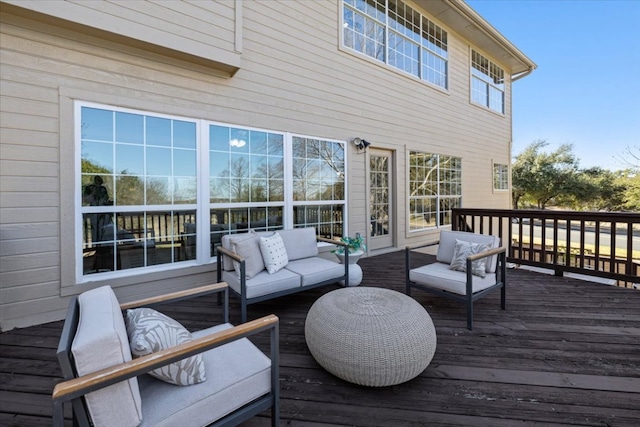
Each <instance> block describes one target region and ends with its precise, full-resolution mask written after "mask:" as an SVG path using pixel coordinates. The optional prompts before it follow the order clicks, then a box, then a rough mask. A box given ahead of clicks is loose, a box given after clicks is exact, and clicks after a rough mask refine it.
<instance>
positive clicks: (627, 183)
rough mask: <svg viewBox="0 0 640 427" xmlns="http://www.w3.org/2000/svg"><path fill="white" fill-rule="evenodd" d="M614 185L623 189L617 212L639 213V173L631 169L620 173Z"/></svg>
mask: <svg viewBox="0 0 640 427" xmlns="http://www.w3.org/2000/svg"><path fill="white" fill-rule="evenodd" d="M616 183H617V185H619V186H620V187H622V188H623V189H624V190H623V196H622V199H623V200H622V203H621V204H620V207H619V209H618V210H621V211H626V212H640V171H634V170H631V169H627V170H624V171H621V172H619V174H618V178H617V180H616Z"/></svg>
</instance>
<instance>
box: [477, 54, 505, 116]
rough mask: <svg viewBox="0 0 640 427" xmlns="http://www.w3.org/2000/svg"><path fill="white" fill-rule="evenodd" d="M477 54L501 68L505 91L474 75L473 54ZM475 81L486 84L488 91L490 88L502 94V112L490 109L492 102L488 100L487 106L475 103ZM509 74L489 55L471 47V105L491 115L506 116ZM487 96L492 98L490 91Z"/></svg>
mask: <svg viewBox="0 0 640 427" xmlns="http://www.w3.org/2000/svg"><path fill="white" fill-rule="evenodd" d="M474 51H475V52H476V53H477V54H479V55H481V56H482V57H483V58H485V59H486V60H487V61H489V63H490V64H493V65H495V66H496V67H498V68H500V69H501V70H502V72H503V74H504V89H500V88H498V87H497V86H495V84H493V83H491V82H490V81H487V80H484V79H481V78H479V77H476V76H474V75H473V68H474V67H473V52H474ZM474 79H477V80H479V81H480V82H482V83H484V84H486V85H487V89H489V88H494V89H496V90H498V91H500V92H502V111H498V110H495V109H493V108H491V107H490V102H489V100H487V103H486V104H481V103H479V102H476V101H474V99H473V81H474ZM506 95H507V73H506V71H505V70H504V68H503V67H501V66H499V65H498V64H497V63H496V62H495V61H493V60H491V59H490V58H489V57H488V56H487V55H485V54H484V53H482V52H481V51H480V50H479V49H475V48H474V47H469V103H470V104H471V105H475V106H476V107H480V108H482V109H484V110H487V111H489V112H491V113H494V114H497V115H499V116H502V117H504V116H506V111H507V97H506ZM487 96H490V92H489V91H488V93H487Z"/></svg>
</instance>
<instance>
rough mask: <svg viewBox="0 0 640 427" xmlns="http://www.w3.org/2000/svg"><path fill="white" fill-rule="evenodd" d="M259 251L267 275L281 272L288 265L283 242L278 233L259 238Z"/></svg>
mask: <svg viewBox="0 0 640 427" xmlns="http://www.w3.org/2000/svg"><path fill="white" fill-rule="evenodd" d="M260 251H261V252H262V258H263V259H264V265H265V267H267V271H268V272H269V274H273V273H275V272H277V271H279V270H282V269H283V268H284V267H285V266H286V265H287V264H288V263H289V256H288V255H287V249H286V248H285V247H284V240H282V237H281V236H280V234H278V233H273V235H271V236H268V237H260Z"/></svg>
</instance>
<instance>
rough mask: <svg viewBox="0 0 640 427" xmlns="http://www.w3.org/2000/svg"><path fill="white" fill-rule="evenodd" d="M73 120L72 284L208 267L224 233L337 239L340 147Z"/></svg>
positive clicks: (80, 110) (119, 113) (100, 116)
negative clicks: (186, 265)
mask: <svg viewBox="0 0 640 427" xmlns="http://www.w3.org/2000/svg"><path fill="white" fill-rule="evenodd" d="M76 113H77V117H78V118H79V121H78V122H77V123H78V129H77V135H78V136H79V141H78V147H79V150H80V157H81V165H80V167H79V169H80V171H81V173H80V177H79V184H80V185H81V190H80V191H81V192H82V202H81V204H80V206H79V207H78V211H77V213H78V216H77V223H78V224H79V226H80V227H81V228H82V232H81V233H79V235H81V236H82V242H81V247H82V252H81V253H80V251H78V254H77V255H78V259H82V267H80V266H78V270H77V271H78V275H79V277H80V280H82V279H81V276H87V275H91V274H96V273H107V272H118V271H122V270H132V269H141V268H146V269H150V268H152V267H153V266H158V265H169V264H174V263H178V262H184V261H195V262H196V263H198V264H203V263H207V262H210V261H211V257H213V256H215V251H216V248H217V247H218V246H219V245H220V243H221V239H222V236H224V235H225V234H231V233H246V232H248V231H249V230H256V231H269V230H277V229H282V228H284V227H285V226H292V225H293V226H294V227H303V226H313V227H316V229H317V232H318V233H320V234H322V235H325V236H329V237H333V236H337V237H341V236H342V228H343V224H344V215H345V212H344V210H345V200H344V197H345V196H344V194H345V189H344V184H345V150H344V143H342V142H335V141H327V140H322V139H314V138H303V137H296V136H291V135H290V134H285V133H282V132H271V131H267V130H256V129H249V128H244V127H240V126H230V125H223V124H214V123H212V122H209V121H204V120H195V119H194V120H188V119H178V118H170V117H166V116H161V115H159V114H153V113H145V112H135V111H130V110H127V111H124V109H119V108H115V107H107V106H96V105H95V104H88V103H81V102H78V103H77V111H76ZM207 134H208V140H206V139H205V138H206V135H207ZM201 135H204V136H205V138H202V137H201ZM207 157H208V158H207ZM285 158H286V159H287V161H286V162H285ZM207 161H208V162H207ZM207 163H208V171H207V170H204V171H203V170H200V168H199V165H207ZM200 174H201V175H202V176H203V178H204V182H203V184H204V185H202V186H198V179H197V178H198V176H200ZM285 190H287V191H289V194H285ZM202 197H204V200H201V198H202ZM207 197H208V200H207ZM197 219H199V220H198V221H196V220H197ZM156 269H158V268H156Z"/></svg>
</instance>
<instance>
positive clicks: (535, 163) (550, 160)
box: [512, 140, 583, 209]
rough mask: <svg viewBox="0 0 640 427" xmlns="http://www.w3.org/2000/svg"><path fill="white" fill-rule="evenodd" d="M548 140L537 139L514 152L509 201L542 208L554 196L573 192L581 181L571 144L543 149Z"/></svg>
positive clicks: (563, 195)
mask: <svg viewBox="0 0 640 427" xmlns="http://www.w3.org/2000/svg"><path fill="white" fill-rule="evenodd" d="M547 145H548V143H547V142H546V141H544V140H537V141H534V142H532V143H531V144H529V146H528V147H526V148H525V149H524V151H523V152H522V153H520V154H519V155H517V156H516V158H515V161H514V163H513V166H512V186H513V205H514V208H515V209H518V208H519V207H520V205H521V203H522V204H524V205H527V204H528V205H533V206H536V207H537V208H539V209H544V208H546V207H547V205H548V204H549V203H550V202H551V201H553V200H554V199H555V198H558V197H567V195H570V194H575V192H576V190H577V189H578V188H580V187H581V186H582V185H583V182H581V181H580V179H579V174H578V160H577V158H576V157H575V155H574V154H573V146H572V145H571V144H563V145H561V146H560V147H558V149H557V150H555V151H553V152H550V153H546V152H543V151H542V149H543V148H544V147H546V146H547Z"/></svg>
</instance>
